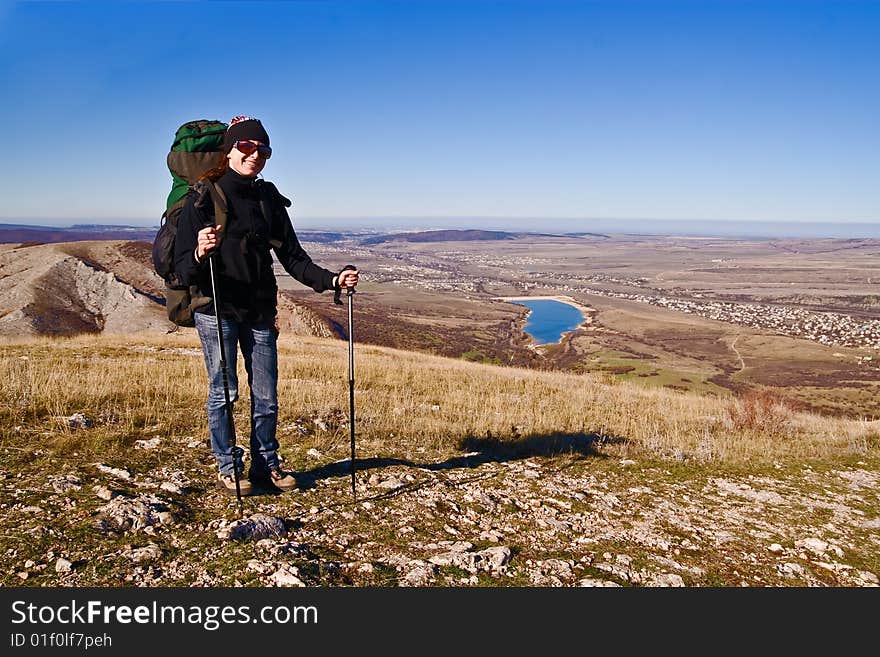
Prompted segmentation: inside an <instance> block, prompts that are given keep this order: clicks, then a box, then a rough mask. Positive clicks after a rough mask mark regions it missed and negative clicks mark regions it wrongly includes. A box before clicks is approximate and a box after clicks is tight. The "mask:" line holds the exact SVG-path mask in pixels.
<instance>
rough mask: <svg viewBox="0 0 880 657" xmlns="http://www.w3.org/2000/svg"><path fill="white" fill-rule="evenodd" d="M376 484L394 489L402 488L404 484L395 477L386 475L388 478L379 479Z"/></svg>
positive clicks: (379, 486)
mask: <svg viewBox="0 0 880 657" xmlns="http://www.w3.org/2000/svg"><path fill="white" fill-rule="evenodd" d="M376 486H377V487H378V488H385V489H387V490H395V489H397V488H402V487H403V486H404V483H403V482H402V481H401V480H400V479H398V478H397V477H388V479H385V480H383V481H380V482H379V483H378V484H376Z"/></svg>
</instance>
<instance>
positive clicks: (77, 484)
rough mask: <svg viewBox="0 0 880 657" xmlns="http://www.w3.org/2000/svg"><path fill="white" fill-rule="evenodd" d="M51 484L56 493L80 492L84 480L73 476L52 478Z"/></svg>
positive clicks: (50, 479)
mask: <svg viewBox="0 0 880 657" xmlns="http://www.w3.org/2000/svg"><path fill="white" fill-rule="evenodd" d="M49 482H50V483H51V484H52V489H53V490H54V491H55V492H56V493H66V492H68V491H71V490H79V489H80V488H82V479H80V478H79V477H77V476H76V475H72V474H66V475H59V476H55V477H50V478H49Z"/></svg>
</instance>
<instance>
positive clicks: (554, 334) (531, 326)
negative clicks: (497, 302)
mask: <svg viewBox="0 0 880 657" xmlns="http://www.w3.org/2000/svg"><path fill="white" fill-rule="evenodd" d="M510 303H518V304H519V305H521V306H526V307H527V308H528V309H529V310H531V311H532V312H531V313H530V314H529V319H528V321H527V322H526V325H525V327H524V330H525V332H526V333H528V334H529V335H530V336H532V337H533V338H534V339H535V342H536V343H537V344H552V343H554V342H559V340H561V339H562V334H563V333H565V332H566V331H573V330H574V329H576V328H577V327H578V326H580V325H581V324H582V323H583V321H584V316H583V314H582V313H581V311H580V310H578V309H577V308H575V307H574V306H570V305H568V304H567V303H562V302H561V301H554V300H553V299H534V300H528V301H527V300H524V299H523V300H521V299H517V300H516V301H511V302H510Z"/></svg>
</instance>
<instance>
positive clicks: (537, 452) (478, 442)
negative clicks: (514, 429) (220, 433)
mask: <svg viewBox="0 0 880 657" xmlns="http://www.w3.org/2000/svg"><path fill="white" fill-rule="evenodd" d="M623 442H626V440H625V439H623V438H612V437H608V436H600V435H598V434H585V433H551V434H536V435H531V436H525V437H522V438H516V439H500V438H494V437H492V436H491V435H490V436H487V437H485V438H481V437H476V436H468V437H466V438H463V439H462V440H461V441H460V442H459V444H458V448H459V450H461V451H462V452H464V454H461V455H460V456H453V457H450V458H448V459H446V460H445V461H440V462H439V463H416V462H415V461H410V460H408V459H395V458H387V457H386V458H381V457H377V458H369V459H357V458H356V459H355V469H356V472H357V473H362V472H365V471H368V470H378V469H382V468H387V467H393V466H396V465H403V466H407V467H411V468H418V469H420V470H431V471H440V470H453V469H457V468H476V467H478V466H480V465H482V464H484V463H506V462H508V461H518V460H521V459H528V458H532V457H535V456H563V455H569V456H578V457H595V458H607V457H606V456H605V455H604V454H602V453H601V452H599V451H597V449H596V445H601V444H608V443H623ZM348 476H351V459H346V460H344V461H337V462H336V463H329V464H327V465H323V466H320V467H317V468H313V469H312V470H305V471H303V472H297V473H296V480H297V484H298V487H299V488H300V489H306V488H312V487H314V485H315V482H316V481H318V480H320V479H328V478H330V477H348Z"/></svg>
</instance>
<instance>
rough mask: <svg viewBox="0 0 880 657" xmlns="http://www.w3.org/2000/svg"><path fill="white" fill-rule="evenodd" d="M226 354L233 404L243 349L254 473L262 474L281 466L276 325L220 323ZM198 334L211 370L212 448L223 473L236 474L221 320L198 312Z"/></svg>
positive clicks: (208, 406) (210, 424)
mask: <svg viewBox="0 0 880 657" xmlns="http://www.w3.org/2000/svg"><path fill="white" fill-rule="evenodd" d="M220 321H221V322H222V324H221V325H222V327H223V345H224V349H225V351H226V370H227V382H228V384H229V401H230V402H232V403H234V402H236V401H237V400H238V374H237V371H236V370H237V367H236V365H237V363H238V347H239V346H240V347H241V355H242V357H243V358H244V368H245V371H247V377H248V387H249V388H250V392H251V441H250V443H251V470H252V472H256V473H258V474H260V473H265V472H266V471H268V470H269V469H274V468H277V467H278V440H276V438H275V430H276V427H277V426H278V347H277V338H278V334H277V333H276V332H275V327H274V326H273V325H271V324H245V323H241V322H237V321H236V320H234V319H223V318H221V320H220ZM195 322H196V330H197V331H198V332H199V339H201V341H202V353H203V354H204V356H205V366H206V367H207V369H208V403H207V409H208V429H209V431H210V432H211V450H212V451H213V452H214V457H215V458H216V459H217V464H218V465H219V468H220V473H221V474H229V475H231V474H232V473H233V458H232V441H231V438H232V436H230V431H229V420H228V417H227V408H226V398H225V396H224V394H223V372H222V371H221V368H220V347H219V345H218V344H217V319H216V318H215V317H214V315H208V314H205V313H195Z"/></svg>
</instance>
